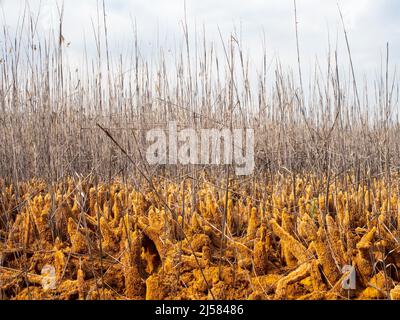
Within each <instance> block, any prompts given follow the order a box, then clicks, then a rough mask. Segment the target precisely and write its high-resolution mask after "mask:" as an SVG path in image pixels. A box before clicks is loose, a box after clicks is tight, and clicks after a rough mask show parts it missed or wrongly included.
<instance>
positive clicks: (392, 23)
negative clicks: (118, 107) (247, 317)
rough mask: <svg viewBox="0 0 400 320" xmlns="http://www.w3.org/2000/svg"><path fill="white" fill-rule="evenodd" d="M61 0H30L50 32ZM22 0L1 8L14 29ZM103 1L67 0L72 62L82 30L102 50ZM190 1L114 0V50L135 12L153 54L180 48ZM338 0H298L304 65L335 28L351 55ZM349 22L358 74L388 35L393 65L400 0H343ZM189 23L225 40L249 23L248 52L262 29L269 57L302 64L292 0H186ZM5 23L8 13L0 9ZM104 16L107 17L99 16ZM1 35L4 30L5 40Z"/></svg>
mask: <svg viewBox="0 0 400 320" xmlns="http://www.w3.org/2000/svg"><path fill="white" fill-rule="evenodd" d="M57 2H58V3H59V4H61V1H55V0H42V1H39V0H33V1H29V6H30V8H31V10H32V11H34V12H37V10H38V9H37V8H38V6H39V4H40V3H42V10H41V15H40V26H41V28H42V30H43V32H44V31H46V30H47V29H48V28H49V26H50V25H51V23H53V25H54V24H56V23H57V19H58V17H57V16H58V14H57V6H56V3H57ZM24 3H25V2H24V1H22V0H3V1H2V2H1V7H2V8H3V10H4V13H5V20H6V21H5V23H7V24H8V25H9V26H10V28H15V25H16V21H17V18H18V17H19V16H20V15H21V13H22V11H23V8H24ZM97 3H98V4H99V6H100V10H101V5H102V2H101V1H99V2H97V1H96V0H85V1H81V0H66V1H65V12H64V36H65V38H66V41H68V42H71V45H70V47H69V48H68V54H69V57H70V59H71V60H72V61H75V60H79V59H81V58H82V56H83V48H84V43H83V34H85V35H86V39H87V41H88V43H87V44H88V48H89V53H91V54H94V53H95V45H94V41H93V30H92V19H93V20H94V23H95V24H96V19H97V18H96V14H97V13H96V10H97V9H96V8H97ZM183 3H184V2H183V0H168V1H165V0H152V1H145V0H132V1H127V0H125V1H124V0H108V1H106V7H107V22H108V33H109V39H110V47H111V50H112V52H113V53H114V54H119V53H120V52H123V53H127V52H129V50H130V48H131V47H132V39H133V30H132V19H131V17H132V18H133V19H136V21H137V25H138V30H139V38H140V43H141V49H142V54H144V55H148V56H151V52H154V51H156V47H157V41H160V44H161V45H162V46H164V47H165V49H166V50H168V49H171V50H174V48H175V46H176V45H177V44H179V42H178V40H179V41H181V40H182V27H181V25H180V22H181V21H182V19H183V11H184V10H183ZM336 3H337V1H336V0H325V1H318V0H297V8H298V21H299V25H298V27H299V33H300V48H301V55H302V61H303V64H304V69H305V70H308V69H309V68H310V67H311V66H312V65H313V64H314V63H315V57H318V59H319V61H320V62H324V61H326V54H327V51H328V33H329V37H330V41H331V45H332V47H333V48H334V47H335V45H336V43H335V42H336V36H338V41H339V57H340V59H341V61H342V62H346V61H347V53H346V50H345V42H344V38H343V33H342V28H341V23H340V18H339V13H338V9H337V4H336ZM340 5H341V8H342V11H343V15H344V19H345V23H346V27H347V30H348V33H349V39H350V46H351V50H352V55H353V60H354V63H355V66H356V71H357V72H358V74H360V75H362V74H364V73H368V74H371V75H372V76H373V75H374V70H376V69H378V67H379V65H380V57H381V54H382V52H384V50H385V44H386V41H389V42H390V43H391V57H392V64H398V63H399V60H400V52H399V51H400V44H399V39H400V37H399V35H400V27H399V24H398V19H399V16H400V10H399V9H400V5H399V4H398V1H396V0H381V1H375V0H346V1H344V0H342V1H340ZM186 7H187V14H188V21H189V25H190V27H191V29H192V31H193V30H194V27H195V25H196V26H197V29H198V30H201V29H202V24H203V23H204V24H205V26H206V30H207V35H208V37H209V40H213V41H216V42H218V41H219V34H218V29H217V27H219V28H220V29H221V32H222V33H223V35H224V37H225V39H226V38H227V37H228V35H229V33H230V32H232V31H233V29H234V26H236V28H237V29H241V30H242V37H243V41H244V45H245V46H246V48H245V49H246V50H245V51H246V52H249V53H250V55H251V56H252V57H253V61H258V59H259V58H260V54H261V48H262V45H261V38H262V32H263V30H264V31H265V34H266V39H267V43H266V46H267V48H266V49H267V53H268V56H269V59H272V58H273V57H274V56H279V58H280V60H281V62H282V63H283V65H284V66H291V67H292V68H295V67H296V62H297V58H296V47H295V34H294V17H293V15H294V13H293V1H292V0H284V1H273V0H264V1H263V0H247V1H243V0H218V1H216V0H202V1H198V0H186ZM100 14H101V12H100ZM0 17H1V18H0V19H1V20H0V22H1V23H0V24H3V23H4V21H3V15H1V16H0ZM100 18H101V19H102V17H100ZM1 37H2V35H1V36H0V40H1Z"/></svg>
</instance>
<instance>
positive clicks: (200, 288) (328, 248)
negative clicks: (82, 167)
mask: <svg viewBox="0 0 400 320" xmlns="http://www.w3.org/2000/svg"><path fill="white" fill-rule="evenodd" d="M269 181H272V180H269ZM273 181H274V182H262V183H261V182H255V183H253V184H252V186H251V188H247V187H246V188H243V186H242V185H241V184H240V183H238V182H234V181H231V184H230V186H229V190H230V191H229V192H228V194H227V196H228V199H226V192H225V187H224V186H223V182H221V183H220V185H219V184H218V181H212V182H211V181H204V182H203V183H201V184H198V185H197V186H196V188H195V189H193V185H192V184H191V182H188V181H186V182H182V183H172V182H171V183H164V184H157V185H156V188H157V190H154V189H152V188H151V187H149V186H148V187H146V186H143V187H142V188H141V189H135V188H134V185H133V184H132V185H129V184H123V183H121V182H118V181H115V182H113V184H112V185H108V184H99V185H96V186H95V185H94V184H93V183H90V182H88V181H86V180H82V181H73V180H72V179H68V180H67V181H65V182H60V183H57V184H55V185H51V186H50V185H47V184H46V183H44V182H41V181H37V180H33V181H28V182H25V183H20V184H19V186H18V187H16V186H14V185H4V183H1V198H0V217H1V220H0V239H1V241H0V289H1V290H0V292H1V298H2V299H388V298H392V299H400V285H399V280H400V279H399V275H398V273H397V271H396V270H397V269H398V268H399V267H400V250H399V245H398V239H399V238H400V237H399V236H400V213H399V212H400V205H399V203H400V198H399V190H395V189H394V188H392V189H390V190H389V189H388V188H387V184H386V182H385V181H384V179H379V180H372V181H370V183H369V185H368V187H367V184H365V185H362V184H359V185H358V186H354V184H350V183H349V181H336V182H335V184H332V186H330V187H329V188H328V192H327V188H326V186H325V185H324V183H325V181H321V180H318V179H316V178H314V177H313V176H311V175H310V176H307V177H306V176H305V177H304V178H302V179H297V180H296V181H295V183H293V181H290V179H283V178H277V179H274V180H273ZM193 193H195V197H194V196H193ZM327 195H328V196H327ZM326 196H327V197H326ZM226 203H227V206H226V205H225V204H226ZM225 206H226V207H225ZM345 265H349V266H352V267H354V271H355V272H356V284H355V288H354V289H349V290H348V289H344V288H343V285H342V283H343V280H345V279H346V277H348V276H349V275H348V273H342V268H343V267H344V266H345ZM49 268H50V271H52V272H53V273H51V274H50V275H49V274H48V273H45V272H44V270H48V269H49ZM46 281H47V282H46ZM48 281H50V282H51V281H53V283H52V285H50V287H49V286H47V285H46V283H48Z"/></svg>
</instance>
